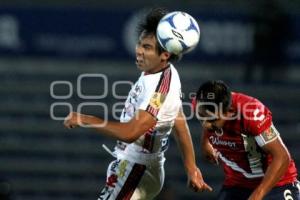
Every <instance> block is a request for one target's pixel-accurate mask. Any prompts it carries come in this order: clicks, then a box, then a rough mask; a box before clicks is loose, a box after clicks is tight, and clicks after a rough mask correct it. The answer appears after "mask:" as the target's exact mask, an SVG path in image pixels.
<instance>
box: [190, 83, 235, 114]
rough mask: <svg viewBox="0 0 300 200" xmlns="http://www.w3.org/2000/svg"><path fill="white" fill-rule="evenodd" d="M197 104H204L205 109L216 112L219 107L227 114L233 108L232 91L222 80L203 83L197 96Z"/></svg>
mask: <svg viewBox="0 0 300 200" xmlns="http://www.w3.org/2000/svg"><path fill="white" fill-rule="evenodd" d="M196 100H197V102H200V103H204V104H202V105H203V106H204V109H206V110H209V111H211V112H215V107H214V106H213V105H211V104H214V105H217V107H218V108H219V109H220V108H222V111H223V112H227V111H228V110H229V108H230V106H231V91H230V89H229V87H228V86H227V85H226V84H225V83H224V82H223V81H221V80H212V81H207V82H205V83H203V84H202V85H201V86H200V87H199V89H198V91H197V94H196ZM207 103H208V104H207Z"/></svg>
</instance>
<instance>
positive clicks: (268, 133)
mask: <svg viewBox="0 0 300 200" xmlns="http://www.w3.org/2000/svg"><path fill="white" fill-rule="evenodd" d="M262 136H263V138H264V140H265V141H269V140H272V139H273V138H275V137H276V136H277V133H276V130H274V129H273V128H272V126H271V127H270V128H268V129H267V130H266V131H265V132H263V133H262Z"/></svg>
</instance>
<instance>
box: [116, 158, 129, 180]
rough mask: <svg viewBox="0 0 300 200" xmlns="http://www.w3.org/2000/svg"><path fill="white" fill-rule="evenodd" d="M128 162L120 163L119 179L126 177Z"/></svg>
mask: <svg viewBox="0 0 300 200" xmlns="http://www.w3.org/2000/svg"><path fill="white" fill-rule="evenodd" d="M127 164H128V161H127V160H123V161H122V162H121V163H120V167H119V172H118V176H119V177H121V178H122V177H124V176H125V173H126V167H127Z"/></svg>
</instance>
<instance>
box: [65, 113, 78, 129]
mask: <svg viewBox="0 0 300 200" xmlns="http://www.w3.org/2000/svg"><path fill="white" fill-rule="evenodd" d="M80 116H81V114H80V113H76V112H70V114H69V115H68V116H67V117H66V118H65V121H64V125H65V127H67V128H75V127H77V126H79V125H81V124H82V123H81V122H80Z"/></svg>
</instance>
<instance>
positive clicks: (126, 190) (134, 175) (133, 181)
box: [116, 164, 146, 200]
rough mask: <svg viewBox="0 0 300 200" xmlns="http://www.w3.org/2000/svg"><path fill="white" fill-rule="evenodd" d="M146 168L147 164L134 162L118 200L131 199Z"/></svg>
mask: <svg viewBox="0 0 300 200" xmlns="http://www.w3.org/2000/svg"><path fill="white" fill-rule="evenodd" d="M145 170H146V166H145V165H141V164H134V166H133V167H132V170H131V172H130V174H129V175H128V177H127V180H126V181H125V183H124V185H123V187H122V189H121V191H120V192H119V194H118V196H117V198H116V200H130V198H131V196H132V195H133V193H134V190H135V189H136V188H137V186H138V184H139V182H140V180H141V179H142V177H143V175H144V172H145Z"/></svg>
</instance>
